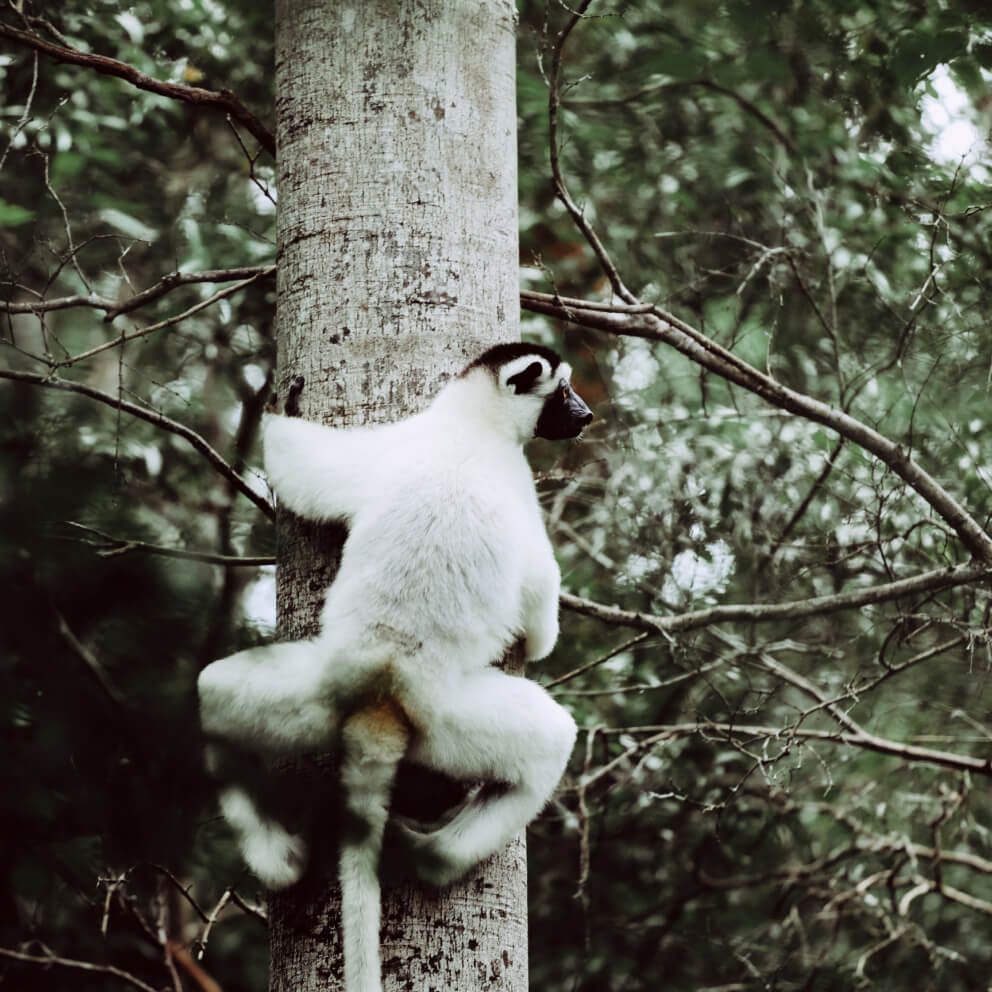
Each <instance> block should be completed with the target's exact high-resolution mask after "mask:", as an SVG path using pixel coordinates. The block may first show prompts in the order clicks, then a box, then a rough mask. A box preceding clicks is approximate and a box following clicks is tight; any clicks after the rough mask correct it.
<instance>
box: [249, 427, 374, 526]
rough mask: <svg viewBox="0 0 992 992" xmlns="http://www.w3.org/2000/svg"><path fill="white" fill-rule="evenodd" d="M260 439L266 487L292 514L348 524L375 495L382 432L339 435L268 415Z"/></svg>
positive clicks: (367, 430)
mask: <svg viewBox="0 0 992 992" xmlns="http://www.w3.org/2000/svg"><path fill="white" fill-rule="evenodd" d="M263 434H264V445H265V473H266V475H267V476H268V480H269V485H271V486H272V488H273V490H275V493H276V496H278V498H279V502H280V504H281V505H282V506H284V507H285V508H286V509H288V510H291V511H292V512H293V513H296V514H298V515H299V516H301V517H306V518H307V519H308V520H342V521H344V522H348V521H350V520H351V518H352V517H353V516H354V515H355V514H356V513H357V512H358V509H359V508H360V507H361V506H362V504H363V503H364V502H365V501H366V498H367V496H368V495H370V494H371V493H372V492H374V487H375V486H376V480H377V479H378V478H379V472H378V471H377V470H376V469H377V467H378V464H377V463H378V461H379V455H380V454H381V453H380V452H379V450H378V449H379V448H380V447H381V445H380V440H381V438H382V435H383V429H381V428H380V429H373V428H367V427H357V428H352V429H349V430H339V429H336V428H333V427H324V426H323V425H321V424H315V423H313V422H311V421H309V420H300V419H299V418H298V417H282V416H278V415H276V414H271V413H270V414H267V415H266V417H265V423H264V425H263Z"/></svg>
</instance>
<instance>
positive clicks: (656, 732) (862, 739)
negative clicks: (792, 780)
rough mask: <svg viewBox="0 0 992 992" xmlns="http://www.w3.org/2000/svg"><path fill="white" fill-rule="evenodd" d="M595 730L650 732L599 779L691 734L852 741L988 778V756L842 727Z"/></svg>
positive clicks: (991, 762) (701, 725)
mask: <svg viewBox="0 0 992 992" xmlns="http://www.w3.org/2000/svg"><path fill="white" fill-rule="evenodd" d="M598 732H599V733H609V734H650V735H651V736H650V737H647V738H646V739H645V740H643V741H640V742H639V743H638V744H637V745H635V746H634V747H633V748H629V749H628V750H627V751H625V752H624V753H623V754H620V755H618V756H617V758H614V759H613V761H611V762H610V763H609V764H608V765H604V766H603V767H602V768H601V769H599V771H597V772H596V774H595V776H594V778H595V779H598V778H601V777H602V775H603V774H604V773H606V772H607V771H608V770H610V769H612V768H613V767H614V766H615V765H616V764H617V763H618V762H619V761H620V760H622V759H623V758H626V757H628V756H629V755H630V754H631V753H632V752H636V751H639V750H643V749H644V748H645V747H651V746H653V745H654V744H659V743H661V742H662V741H667V740H673V739H675V738H678V737H690V736H692V735H694V734H724V735H726V736H727V737H728V738H731V737H733V736H734V735H743V736H747V737H770V738H773V739H774V740H779V741H782V742H783V743H785V742H788V741H790V740H814V741H828V742H832V743H835V744H853V745H855V746H856V747H860V748H864V749H865V750H866V751H875V752H876V753H878V754H887V755H889V756H890V757H894V758H902V759H903V760H904V761H913V762H919V763H921V764H925V765H936V766H938V767H940V768H951V769H953V770H954V771H967V772H972V773H975V774H978V775H987V776H990V777H992V758H976V757H973V756H972V755H970V754H954V753H952V752H951V751H936V750H932V749H931V748H927V747H917V746H916V745H915V744H900V743H899V742H898V741H890V740H888V739H887V738H884V737H875V736H874V735H873V734H859V733H854V732H851V731H845V730H840V731H838V730H814V729H810V728H807V727H768V726H760V725H756V724H746V723H708V722H705V721H699V722H695V723H672V724H659V725H658V726H650V727H615V728H613V727H611V728H606V729H604V728H599V729H598ZM586 784H587V785H588V784H590V783H588V782H587V783H586Z"/></svg>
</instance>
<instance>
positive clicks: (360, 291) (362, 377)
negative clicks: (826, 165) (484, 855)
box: [270, 0, 527, 992]
mask: <svg viewBox="0 0 992 992" xmlns="http://www.w3.org/2000/svg"><path fill="white" fill-rule="evenodd" d="M514 20H515V13H514V9H513V6H512V3H510V2H507V0H483V2H479V0H457V2H456V0H427V2H421V3H417V4H412V3H410V4H408V3H395V2H394V0H388V2H381V0H373V2H363V3H358V2H355V3H342V2H340V0H278V2H277V5H276V22H277V23H276V92H277V115H278V117H277V139H278V145H279V158H278V187H279V234H278V238H279V244H278V261H279V275H278V311H277V312H278V318H277V319H278V338H279V365H278V373H277V382H276V388H277V392H278V394H279V397H280V400H281V401H282V402H285V400H286V398H287V396H289V395H290V394H291V393H292V394H293V395H294V396H296V402H297V404H298V409H299V413H300V414H301V415H302V416H304V417H306V418H308V419H312V420H318V421H321V422H323V423H328V424H335V425H351V424H362V423H370V422H378V421H384V420H395V419H398V418H400V417H402V416H405V415H407V414H409V413H412V412H414V411H416V410H419V409H421V408H422V407H423V406H424V405H426V403H427V402H428V401H429V400H430V398H431V397H432V396H433V395H434V394H435V393H436V391H437V389H438V388H439V387H440V385H441V384H442V383H443V382H444V381H445V380H446V379H447V378H448V376H450V375H451V374H452V373H454V372H457V371H458V370H460V369H461V368H462V367H463V366H464V365H465V364H466V363H467V362H468V361H469V360H470V359H471V358H473V357H475V355H477V354H478V353H479V352H480V351H481V350H483V349H484V348H486V347H488V346H489V345H491V344H494V343H496V342H497V341H504V340H515V339H516V338H517V337H518V317H517V315H518V297H517V208H516V203H517V194H516V142H515V132H516V109H515V99H514V38H513V31H514ZM398 482H399V484H402V480H398ZM340 541H341V531H340V529H335V528H324V529H321V528H316V527H310V526H307V525H305V524H302V523H301V522H299V521H292V520H288V519H285V518H283V519H282V520H281V521H280V546H279V563H280V564H279V569H278V577H277V586H278V608H279V627H280V633H281V636H282V637H283V638H287V639H288V638H297V637H301V636H307V635H309V634H312V633H313V632H314V631H315V630H316V627H317V615H318V612H319V607H320V603H321V599H322V594H323V591H324V589H325V588H326V587H327V585H328V583H329V582H330V581H331V578H332V576H333V574H334V569H335V567H336V562H337V548H338V547H339V546H340ZM315 791H316V790H315ZM332 829H333V825H329V833H330V832H331V831H332ZM335 889H336V884H335V883H334V881H333V876H331V877H330V878H326V879H324V880H320V879H317V880H314V879H310V880H309V881H308V882H306V883H304V884H302V885H301V886H299V887H297V889H294V890H291V891H289V892H287V893H283V894H281V895H279V896H276V897H273V898H272V900H271V902H270V917H271V923H270V928H271V937H270V940H271V952H272V962H271V977H270V988H271V989H272V990H273V992H290V990H292V992H311V990H317V989H334V988H338V987H339V980H340V979H339V976H340V975H341V959H340V932H339V925H338V920H339V907H338V905H337V901H336V894H335ZM382 952H383V962H384V967H383V973H384V987H385V989H386V990H387V992H392V990H400V989H402V990H409V992H427V990H438V992H440V990H445V992H450V990H458V992H473V990H476V989H482V988H485V989H487V990H497V989H505V990H509V992H523V990H524V989H526V987H527V936H526V859H525V851H524V846H523V842H522V840H518V841H516V842H515V843H514V844H512V845H511V846H510V848H509V849H508V850H507V851H506V852H504V853H503V854H501V855H499V856H497V857H496V858H494V859H493V860H492V861H491V862H489V863H488V864H486V865H485V866H483V868H482V869H481V870H480V871H479V872H478V873H477V874H475V875H474V876H473V877H472V878H470V879H468V880H467V881H466V882H464V883H462V884H460V885H458V886H456V887H454V888H452V889H450V890H448V891H446V892H443V893H436V892H429V891H426V890H424V889H421V888H420V887H418V886H410V885H406V886H399V887H389V888H387V889H386V891H385V893H384V901H383V946H382Z"/></svg>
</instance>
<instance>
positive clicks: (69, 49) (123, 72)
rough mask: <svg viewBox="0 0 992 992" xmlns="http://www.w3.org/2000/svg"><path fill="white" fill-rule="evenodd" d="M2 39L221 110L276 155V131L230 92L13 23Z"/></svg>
mask: <svg viewBox="0 0 992 992" xmlns="http://www.w3.org/2000/svg"><path fill="white" fill-rule="evenodd" d="M0 38H7V39H9V40H10V41H14V42H16V43H17V44H19V45H25V46H27V47H28V48H33V49H34V50H35V51H37V52H41V54H42V55H47V56H48V57H49V58H51V59H55V61H56V62H65V63H68V64H70V65H79V66H83V67H84V68H86V69H94V70H96V71H97V72H100V73H103V74H104V75H107V76H116V77H117V78H119V79H123V80H125V81H126V82H129V83H130V84H131V85H132V86H136V87H137V88H138V89H140V90H147V91H148V92H149V93H158V94H159V95H160V96H167V97H170V98H171V99H173V100H182V101H183V102H184V103H192V104H196V105H198V106H201V107H209V108H212V109H216V110H219V111H220V112H221V113H224V114H230V115H231V117H233V118H234V119H235V120H236V121H237V122H238V123H239V124H241V125H242V126H243V127H244V128H245V130H247V131H248V132H249V134H251V135H252V137H253V138H254V139H255V140H256V141H257V142H258V143H259V144H260V145H261V146H262V147H263V148H264V149H265V150H266V151H267V152H268V153H269V154H270V155H272V156H275V153H276V139H275V136H274V135H273V134H272V132H271V131H270V130H269V129H268V128H267V127H266V126H265V125H264V124H263V123H262V122H261V121H260V120H259V119H258V118H257V117H256V116H255V115H254V114H253V113H252V112H251V111H250V110H249V109H248V108H247V107H246V106H245V105H244V104H243V103H241V101H240V100H238V98H237V97H236V96H235V95H234V94H233V93H232V92H231V91H230V90H219V91H216V92H215V91H213V90H205V89H201V88H200V87H199V86H183V85H181V84H179V83H166V82H164V81H163V80H161V79H155V78H153V77H152V76H148V75H146V74H145V73H143V72H139V71H138V70H137V69H135V68H134V66H132V65H128V64H127V63H126V62H121V61H119V60H118V59H112V58H108V57H107V56H106V55H94V54H91V53H90V52H84V51H82V50H81V49H78V48H74V47H73V46H72V45H69V44H67V43H63V44H61V45H56V44H53V43H52V42H50V41H46V40H45V39H44V38H40V37H38V35H35V34H31V33H30V32H29V31H21V30H19V29H18V28H15V27H12V26H11V25H10V24H3V23H0Z"/></svg>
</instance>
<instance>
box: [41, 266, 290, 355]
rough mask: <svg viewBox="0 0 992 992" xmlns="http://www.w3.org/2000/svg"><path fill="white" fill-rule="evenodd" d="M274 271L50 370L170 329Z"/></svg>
mask: <svg viewBox="0 0 992 992" xmlns="http://www.w3.org/2000/svg"><path fill="white" fill-rule="evenodd" d="M274 271H275V266H274V265H272V266H268V267H267V268H266V269H263V270H262V271H261V272H259V273H257V274H256V275H253V276H249V277H248V278H247V279H243V280H242V281H241V282H236V283H235V284H234V285H233V286H225V287H224V288H223V289H219V290H217V292H216V293H214V294H213V295H211V296H209V297H207V299H205V300H200V302H199V303H195V304H194V305H193V306H191V307H189V308H188V309H186V310H184V311H183V312H182V313H177V314H174V315H173V316H172V317H166V319H165V320H160V321H158V323H155V324H149V325H148V326H147V327H139V328H138V329H137V330H136V331H132V332H131V333H130V334H125V333H123V332H122V333H121V335H120V336H119V337H116V338H113V339H111V340H110V341H104V342H103V344H98V345H96V346H95V347H93V348H90V349H89V350H88V351H83V352H80V353H79V354H77V355H70V356H69V357H68V358H60V359H59V360H58V361H53V362H51V363H50V365H51V367H52V368H65V367H67V366H69V365H75V363H76V362H81V361H84V360H85V359H87V358H92V357H93V356H94V355H99V354H100V352H102V351H107V350H108V349H110V348H118V347H121V346H122V345H125V344H127V343H128V342H129V341H134V340H135V339H136V338H143V337H145V336H146V335H148V334H151V333H152V332H153V331H160V330H161V329H162V328H163V327H170V326H171V325H173V324H178V323H179V322H180V321H183V320H185V319H186V318H187V317H191V316H193V314H195V313H199V311H201V310H205V309H206V308H207V307H211V306H213V305H214V304H215V303H217V302H218V301H220V300H223V299H225V298H226V297H228V296H231V295H233V294H234V293H237V292H238V290H241V289H244V288H245V286H250V285H251V284H252V283H253V282H255V280H256V279H259V278H261V277H262V276H263V275H268V274H269V273H270V272H274Z"/></svg>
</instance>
